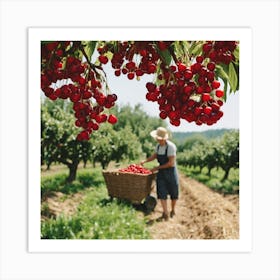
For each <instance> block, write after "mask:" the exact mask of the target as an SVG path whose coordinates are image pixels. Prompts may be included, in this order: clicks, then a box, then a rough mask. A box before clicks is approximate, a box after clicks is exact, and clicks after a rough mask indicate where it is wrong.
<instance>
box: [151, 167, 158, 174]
mask: <svg viewBox="0 0 280 280" xmlns="http://www.w3.org/2000/svg"><path fill="white" fill-rule="evenodd" d="M150 170H151V172H152V173H155V172H156V171H158V167H154V168H152V169H150Z"/></svg>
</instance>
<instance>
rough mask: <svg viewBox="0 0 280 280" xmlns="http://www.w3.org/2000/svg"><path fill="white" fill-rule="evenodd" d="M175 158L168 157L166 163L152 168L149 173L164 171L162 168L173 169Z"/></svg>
mask: <svg viewBox="0 0 280 280" xmlns="http://www.w3.org/2000/svg"><path fill="white" fill-rule="evenodd" d="M175 158H176V156H170V157H168V159H169V160H168V162H167V163H165V164H162V165H159V166H156V167H154V168H153V169H152V170H151V171H152V172H155V171H157V170H159V169H164V168H169V167H173V166H174V165H175Z"/></svg>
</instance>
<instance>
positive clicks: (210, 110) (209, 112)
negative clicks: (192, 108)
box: [203, 106, 212, 115]
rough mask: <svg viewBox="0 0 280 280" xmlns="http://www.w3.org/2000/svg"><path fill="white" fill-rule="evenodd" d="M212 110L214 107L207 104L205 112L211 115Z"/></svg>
mask: <svg viewBox="0 0 280 280" xmlns="http://www.w3.org/2000/svg"><path fill="white" fill-rule="evenodd" d="M211 112H212V108H211V107H209V106H207V107H205V108H204V109H203V113H204V114H206V115H210V114H211Z"/></svg>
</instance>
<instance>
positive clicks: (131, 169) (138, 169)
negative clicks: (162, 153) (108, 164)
mask: <svg viewBox="0 0 280 280" xmlns="http://www.w3.org/2000/svg"><path fill="white" fill-rule="evenodd" d="M119 171H120V172H125V173H133V174H152V171H150V170H149V169H146V168H145V167H143V166H141V165H137V164H130V165H129V166H128V167H125V168H121V169H119Z"/></svg>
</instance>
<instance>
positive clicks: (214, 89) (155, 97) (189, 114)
mask: <svg viewBox="0 0 280 280" xmlns="http://www.w3.org/2000/svg"><path fill="white" fill-rule="evenodd" d="M107 63H110V64H111V66H112V68H113V69H114V74H115V76H116V77H118V76H120V75H126V76H127V78H128V80H133V79H141V76H143V75H153V76H154V81H153V82H148V83H147V84H146V89H143V93H144V94H146V99H147V101H150V102H156V103H157V104H158V108H159V117H160V118H161V119H168V120H169V122H170V123H171V124H172V125H174V126H179V125H180V123H181V121H187V122H194V123H196V124H197V125H202V124H206V125H213V124H215V123H216V122H218V121H219V119H221V117H222V116H223V111H222V110H221V108H222V106H223V104H224V102H226V97H227V94H228V93H232V92H236V91H237V90H238V88H239V42H238V41H42V42H41V89H42V91H43V92H44V94H45V96H47V97H48V98H49V99H51V100H56V99H69V100H71V101H72V102H73V111H74V114H75V118H76V121H75V125H76V126H77V127H79V128H80V129H81V130H80V132H79V133H78V135H77V140H89V138H90V135H91V133H92V132H93V131H95V130H98V129H99V127H100V125H101V124H102V123H104V122H108V123H110V124H112V125H114V124H115V123H116V122H117V121H118V118H117V116H116V115H114V114H112V113H110V109H111V108H112V107H113V106H114V105H115V102H116V100H117V94H116V93H112V92H111V91H110V88H109V86H108V83H107V76H106V72H105V71H104V69H103V65H104V64H107ZM120 94H121V93H120Z"/></svg>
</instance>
